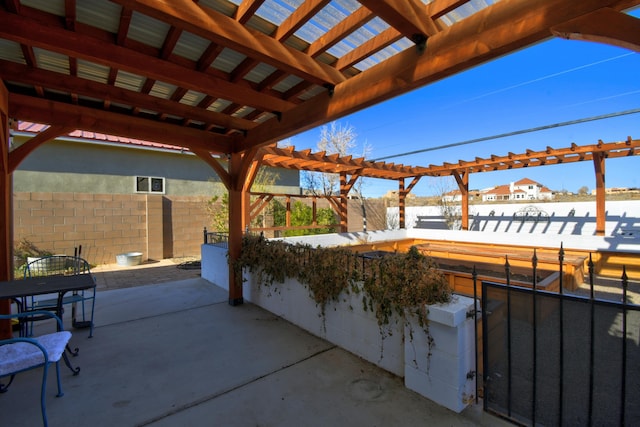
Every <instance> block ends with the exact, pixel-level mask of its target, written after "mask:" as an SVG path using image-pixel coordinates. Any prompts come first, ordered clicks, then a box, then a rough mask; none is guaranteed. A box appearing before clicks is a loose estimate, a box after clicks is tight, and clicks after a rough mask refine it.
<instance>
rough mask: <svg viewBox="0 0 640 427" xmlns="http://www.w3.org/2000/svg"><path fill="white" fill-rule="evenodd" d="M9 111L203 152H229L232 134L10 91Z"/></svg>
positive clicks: (41, 120) (34, 118)
mask: <svg viewBox="0 0 640 427" xmlns="http://www.w3.org/2000/svg"><path fill="white" fill-rule="evenodd" d="M9 99H10V107H9V111H10V114H12V116H13V117H23V118H24V119H25V120H29V121H33V122H36V123H64V124H71V125H73V126H74V127H77V128H80V129H84V130H89V131H93V132H100V133H106V134H112V135H118V136H125V137H130V138H137V139H142V140H149V141H157V142H162V143H165V144H173V143H174V142H175V141H179V140H180V141H182V144H181V145H184V146H185V147H187V148H189V149H200V150H206V151H207V152H218V153H228V152H230V149H231V145H232V144H233V138H232V137H228V136H224V135H214V134H212V133H211V132H206V131H199V130H195V129H191V128H181V129H182V130H181V131H179V132H178V131H177V130H176V128H175V126H171V125H168V124H165V123H162V122H155V121H151V120H146V119H141V118H138V117H129V119H128V120H127V121H123V120H122V118H121V117H119V115H118V114H116V113H111V112H107V111H101V112H98V111H96V110H94V109H91V108H86V107H81V106H70V105H66V104H63V103H59V102H54V101H47V100H40V99H37V98H31V97H28V96H24V95H16V94H10V96H9Z"/></svg>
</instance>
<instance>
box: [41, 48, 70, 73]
mask: <svg viewBox="0 0 640 427" xmlns="http://www.w3.org/2000/svg"><path fill="white" fill-rule="evenodd" d="M33 53H34V55H35V57H36V62H37V64H38V67H40V68H42V69H44V70H49V71H55V72H56V73H62V74H69V57H68V56H67V55H62V54H60V53H56V52H51V51H49V50H44V49H40V48H37V47H34V48H33Z"/></svg>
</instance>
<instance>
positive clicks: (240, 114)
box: [232, 107, 256, 118]
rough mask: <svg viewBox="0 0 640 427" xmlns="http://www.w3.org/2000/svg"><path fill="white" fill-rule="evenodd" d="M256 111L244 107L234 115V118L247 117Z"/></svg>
mask: <svg viewBox="0 0 640 427" xmlns="http://www.w3.org/2000/svg"><path fill="white" fill-rule="evenodd" d="M255 110H256V109H255V108H253V107H242V108H240V109H239V110H238V111H236V112H235V113H233V114H232V116H233V117H239V118H242V117H245V116H246V115H247V114H250V113H252V112H254V111H255Z"/></svg>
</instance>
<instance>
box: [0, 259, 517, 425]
mask: <svg viewBox="0 0 640 427" xmlns="http://www.w3.org/2000/svg"><path fill="white" fill-rule="evenodd" d="M150 270H151V269H150ZM150 273H151V272H150ZM151 275H152V273H151V274H150V277H151ZM150 280H152V279H150ZM98 281H100V278H98ZM227 295H228V294H227V292H226V291H224V290H223V289H222V288H219V287H217V286H215V285H214V284H212V283H211V282H208V281H206V280H204V279H201V278H189V279H186V280H179V281H174V282H168V283H160V284H149V285H146V286H136V287H131V288H126V289H114V290H108V291H101V292H99V298H98V300H97V302H96V329H97V331H96V336H95V337H94V338H92V339H87V337H86V335H85V334H82V333H80V334H78V333H74V335H73V338H72V339H71V344H72V346H73V347H78V348H79V349H80V352H79V354H78V356H77V357H74V358H72V361H73V362H74V363H75V364H77V365H78V366H80V367H81V368H82V371H81V373H80V375H77V376H73V375H72V374H71V373H70V372H69V371H68V370H66V369H63V370H62V371H61V375H62V387H63V388H64V390H65V396H64V398H61V399H56V398H54V396H55V394H56V390H55V389H54V386H53V384H51V382H50V383H49V386H48V389H47V392H46V393H47V395H46V397H47V412H48V419H49V425H52V426H56V425H65V426H70V427H73V426H87V425H91V426H94V427H98V426H113V425H122V426H125V425H131V426H132V425H153V426H165V425H166V426H169V425H171V426H173V425H225V426H234V425H237V426H247V425H278V426H297V425H300V423H301V422H304V424H305V425H317V426H326V425H340V424H344V422H345V420H349V424H350V425H423V424H432V425H452V426H455V425H496V423H498V425H500V423H504V424H503V425H508V424H506V423H505V422H503V421H501V420H498V419H497V418H494V417H492V416H490V415H489V414H486V413H483V412H482V411H481V408H480V406H477V407H472V408H468V410H466V411H464V412H463V413H462V414H455V413H454V412H452V411H449V410H447V409H445V408H443V407H440V406H438V405H437V404H435V403H433V402H431V401H429V400H427V399H424V398H422V397H420V396H419V395H418V394H416V393H414V392H412V391H409V390H407V389H406V388H404V386H403V384H402V379H401V378H398V377H395V376H393V375H391V374H389V373H387V372H385V371H383V370H381V369H379V368H376V367H374V366H373V365H372V364H369V363H367V362H364V361H363V360H362V359H360V358H358V357H356V356H354V355H352V354H350V353H348V352H346V351H344V350H342V349H340V348H338V347H336V346H334V345H332V344H330V343H328V342H326V341H324V340H322V339H319V338H317V337H314V336H313V335H311V334H308V333H307V332H304V331H302V330H301V329H299V328H297V327H295V326H294V325H292V324H290V323H289V322H286V321H284V320H282V319H281V318H279V317H277V316H274V315H273V314H271V313H269V312H267V311H265V310H262V309H261V308H259V307H257V306H255V305H252V304H243V305H242V306H239V307H231V306H229V305H228V304H227ZM143 301H144V303H143ZM67 315H69V314H67ZM45 323H46V322H39V323H38V325H37V326H36V335H37V334H38V332H39V330H40V328H43V327H45V326H47V325H46V324H45ZM72 332H73V330H72ZM204 337H206V339H205V338H204ZM41 382H42V372H40V371H37V370H35V371H29V372H25V373H22V374H21V375H20V376H18V377H16V380H15V381H14V383H13V384H12V386H11V388H10V390H9V391H8V392H7V393H5V394H2V395H1V396H0V412H1V413H2V424H3V425H4V424H5V423H7V424H6V425H12V426H34V425H40V424H41V420H40V413H39V412H38V411H34V410H33V408H34V407H37V401H38V396H39V387H40V385H41ZM8 408H11V410H10V411H9V410H8Z"/></svg>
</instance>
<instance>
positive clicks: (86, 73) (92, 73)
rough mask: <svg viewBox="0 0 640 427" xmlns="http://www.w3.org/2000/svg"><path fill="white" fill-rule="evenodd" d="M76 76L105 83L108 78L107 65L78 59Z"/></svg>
mask: <svg viewBox="0 0 640 427" xmlns="http://www.w3.org/2000/svg"><path fill="white" fill-rule="evenodd" d="M78 77H81V78H83V79H88V80H92V81H94V82H99V83H104V84H106V83H107V81H108V79H109V67H105V66H104V65H100V64H96V63H95V62H88V61H85V60H83V59H78Z"/></svg>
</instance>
